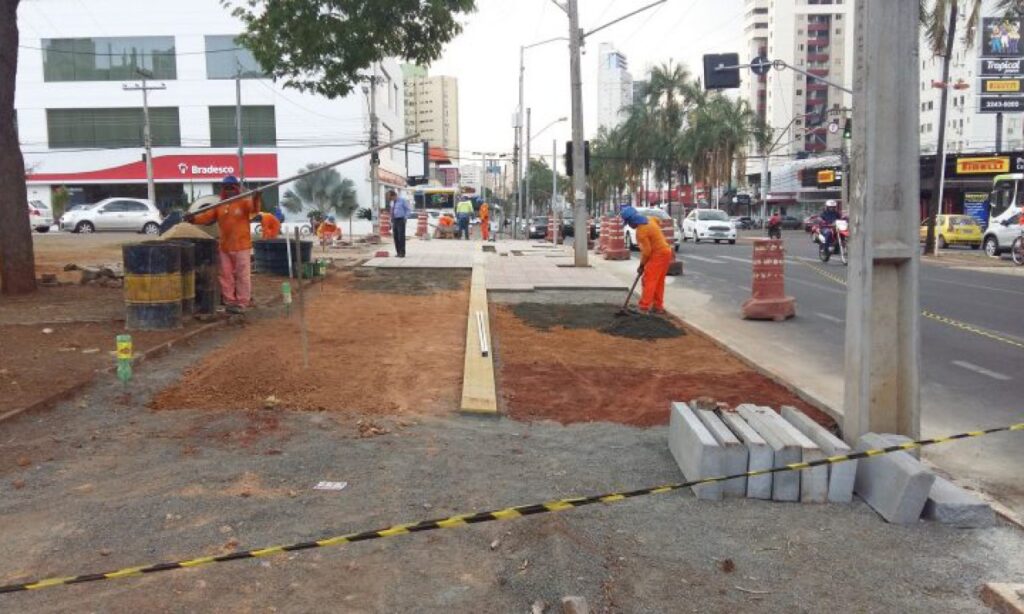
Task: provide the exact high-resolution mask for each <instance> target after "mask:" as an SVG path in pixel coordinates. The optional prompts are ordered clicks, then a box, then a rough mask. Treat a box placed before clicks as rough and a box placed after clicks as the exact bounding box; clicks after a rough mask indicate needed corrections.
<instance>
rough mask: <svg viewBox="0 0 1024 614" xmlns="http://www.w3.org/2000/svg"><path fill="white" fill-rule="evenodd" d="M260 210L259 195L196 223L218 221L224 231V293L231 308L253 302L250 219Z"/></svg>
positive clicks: (197, 218) (202, 216)
mask: <svg viewBox="0 0 1024 614" xmlns="http://www.w3.org/2000/svg"><path fill="white" fill-rule="evenodd" d="M259 211H260V197H259V195H258V194H257V195H255V196H249V197H246V198H243V199H241V200H236V201H234V202H231V203H228V204H226V205H221V206H219V207H216V208H214V209H210V210H209V211H204V212H202V213H200V214H199V215H197V216H195V218H193V220H192V221H193V222H194V223H196V224H204V225H205V224H211V223H213V222H217V228H219V229H220V292H221V297H222V298H223V299H224V302H225V303H226V304H228V305H238V306H240V307H248V306H249V304H250V303H251V302H252V261H251V254H250V251H251V250H252V234H251V233H250V231H249V220H251V219H252V218H253V216H254V215H256V214H257V213H259Z"/></svg>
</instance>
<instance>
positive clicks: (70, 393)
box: [0, 280, 315, 424]
mask: <svg viewBox="0 0 1024 614" xmlns="http://www.w3.org/2000/svg"><path fill="white" fill-rule="evenodd" d="M313 283H315V282H314V281H313V280H310V281H308V282H305V283H303V284H302V285H300V289H301V290H303V291H304V290H305V289H306V288H308V287H309V286H311V285H312V284H313ZM279 300H281V299H279V298H277V297H275V298H273V299H270V300H269V301H266V302H264V303H259V304H257V306H259V307H269V306H271V305H273V304H274V303H277V302H278V301H279ZM227 324H228V318H224V319H222V320H217V321H216V322H210V323H207V324H203V325H202V326H200V327H199V328H195V329H193V330H190V331H188V332H186V333H184V334H182V335H181V336H178V337H175V338H173V339H169V340H167V341H164V342H163V343H161V344H159V345H157V346H154V347H151V348H149V349H148V350H146V351H145V352H142V353H141V354H139V355H138V356H137V357H136V358H135V359H134V360H133V361H132V364H133V365H140V364H143V363H145V362H146V361H147V360H150V359H153V358H158V357H159V356H162V355H163V354H165V353H167V352H168V351H170V349H171V348H172V347H174V346H175V345H177V344H179V343H182V342H185V341H189V340H190V339H192V338H193V337H196V336H197V335H200V334H203V333H207V332H210V331H213V330H216V329H218V328H223V327H224V326H226V325H227ZM116 370H117V367H116V365H115V366H109V367H105V368H103V369H100V370H98V371H95V372H94V373H93V374H92V375H91V376H88V377H86V378H85V379H83V380H79V381H78V382H76V383H74V384H71V385H70V386H68V387H67V388H65V389H63V390H60V391H58V392H55V393H54V394H51V395H50V396H48V397H45V398H43V399H40V400H38V401H36V402H34V403H31V404H29V405H26V406H24V407H16V408H14V409H12V410H9V411H7V412H6V413H3V414H0V424H3V423H4V422H7V421H9V420H13V419H14V418H17V417H18V416H21V415H24V414H30V413H34V412H37V411H43V410H45V409H49V408H51V407H53V406H54V405H56V404H58V403H60V402H62V401H67V400H69V399H72V398H74V397H76V396H78V394H79V393H81V392H82V391H84V390H85V389H86V388H88V387H89V386H92V385H93V384H94V383H96V380H97V379H98V378H99V376H101V375H110V374H112V373H114V372H115V371H116Z"/></svg>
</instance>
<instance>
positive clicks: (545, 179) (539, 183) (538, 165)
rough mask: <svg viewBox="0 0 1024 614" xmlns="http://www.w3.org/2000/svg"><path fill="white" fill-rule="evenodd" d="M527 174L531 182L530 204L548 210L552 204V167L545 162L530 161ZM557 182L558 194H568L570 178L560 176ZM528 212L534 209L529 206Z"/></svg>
mask: <svg viewBox="0 0 1024 614" xmlns="http://www.w3.org/2000/svg"><path fill="white" fill-rule="evenodd" d="M526 172H527V177H529V180H530V192H529V194H528V197H529V203H530V204H532V205H533V206H535V207H537V208H538V209H541V210H543V209H547V208H548V205H549V204H550V202H551V167H550V166H548V165H547V162H545V161H544V160H530V165H529V166H528V167H527V171H526ZM557 181H558V193H559V194H563V195H564V194H566V192H567V190H568V189H569V178H568V177H566V176H564V175H559V176H558V179H557ZM527 210H529V211H532V210H533V209H531V208H530V205H527Z"/></svg>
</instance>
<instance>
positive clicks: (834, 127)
mask: <svg viewBox="0 0 1024 614" xmlns="http://www.w3.org/2000/svg"><path fill="white" fill-rule="evenodd" d="M837 132H839V122H836V121H833V122H829V125H828V133H829V134H835V133H837Z"/></svg>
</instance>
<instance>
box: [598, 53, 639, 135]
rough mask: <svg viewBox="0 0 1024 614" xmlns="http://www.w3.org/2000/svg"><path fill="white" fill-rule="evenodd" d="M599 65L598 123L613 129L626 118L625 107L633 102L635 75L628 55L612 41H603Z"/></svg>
mask: <svg viewBox="0 0 1024 614" xmlns="http://www.w3.org/2000/svg"><path fill="white" fill-rule="evenodd" d="M598 62H599V64H598V67H597V125H598V127H599V128H605V129H606V130H611V129H612V128H615V127H616V126H618V125H619V124H620V123H622V120H623V119H625V113H623V109H624V108H625V107H628V106H629V105H631V104H632V103H633V77H632V76H630V74H629V63H628V62H627V61H626V56H625V55H623V54H621V53H619V52H618V51H616V50H615V47H614V46H613V45H612V44H611V43H601V45H600V47H599V52H598Z"/></svg>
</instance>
